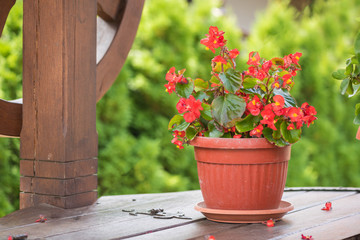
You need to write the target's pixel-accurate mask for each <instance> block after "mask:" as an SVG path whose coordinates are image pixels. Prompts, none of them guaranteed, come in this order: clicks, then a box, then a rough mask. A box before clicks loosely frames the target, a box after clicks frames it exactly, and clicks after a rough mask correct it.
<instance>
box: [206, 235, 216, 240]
mask: <svg viewBox="0 0 360 240" xmlns="http://www.w3.org/2000/svg"><path fill="white" fill-rule="evenodd" d="M207 240H215V237H214V236H212V235H210V236H209V237H208V239H207Z"/></svg>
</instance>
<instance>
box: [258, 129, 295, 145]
mask: <svg viewBox="0 0 360 240" xmlns="http://www.w3.org/2000/svg"><path fill="white" fill-rule="evenodd" d="M273 132H274V131H273V130H272V129H270V128H264V130H263V135H264V137H265V138H266V139H267V140H268V141H269V142H271V143H273V144H275V145H276V146H278V147H285V146H287V145H289V143H287V142H286V141H284V139H283V138H280V139H275V138H274V137H273Z"/></svg>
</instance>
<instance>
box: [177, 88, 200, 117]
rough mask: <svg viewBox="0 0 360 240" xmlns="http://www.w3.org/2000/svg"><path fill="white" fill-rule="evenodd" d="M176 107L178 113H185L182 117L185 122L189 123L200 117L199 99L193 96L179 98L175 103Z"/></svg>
mask: <svg viewBox="0 0 360 240" xmlns="http://www.w3.org/2000/svg"><path fill="white" fill-rule="evenodd" d="M176 109H177V110H178V112H179V113H185V114H184V119H185V121H186V122H188V123H191V122H193V121H195V120H196V119H198V118H199V117H200V110H203V108H202V106H201V101H200V100H196V99H195V98H194V96H192V95H191V96H190V97H189V98H187V99H186V98H180V100H179V102H178V103H177V104H176Z"/></svg>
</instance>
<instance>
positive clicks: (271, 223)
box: [263, 219, 275, 227]
mask: <svg viewBox="0 0 360 240" xmlns="http://www.w3.org/2000/svg"><path fill="white" fill-rule="evenodd" d="M263 224H265V225H266V226H268V227H274V226H275V221H274V220H272V219H269V220H267V221H266V222H263Z"/></svg>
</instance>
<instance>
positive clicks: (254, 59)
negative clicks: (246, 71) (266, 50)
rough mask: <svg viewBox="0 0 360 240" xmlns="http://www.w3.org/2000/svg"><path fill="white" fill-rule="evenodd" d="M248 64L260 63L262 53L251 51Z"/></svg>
mask: <svg viewBox="0 0 360 240" xmlns="http://www.w3.org/2000/svg"><path fill="white" fill-rule="evenodd" d="M247 64H248V65H253V66H257V65H259V64H260V55H259V53H258V52H250V53H249V60H248V61H247Z"/></svg>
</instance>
